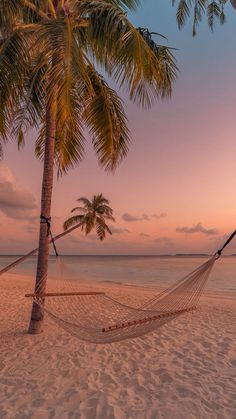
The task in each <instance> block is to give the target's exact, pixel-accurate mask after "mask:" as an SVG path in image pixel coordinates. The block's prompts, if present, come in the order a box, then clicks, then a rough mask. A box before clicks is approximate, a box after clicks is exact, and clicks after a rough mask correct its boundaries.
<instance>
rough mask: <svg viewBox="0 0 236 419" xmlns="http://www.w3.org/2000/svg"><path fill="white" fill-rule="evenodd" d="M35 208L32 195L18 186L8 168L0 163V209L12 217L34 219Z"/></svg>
mask: <svg viewBox="0 0 236 419" xmlns="http://www.w3.org/2000/svg"><path fill="white" fill-rule="evenodd" d="M36 208H37V205H36V200H35V197H34V195H33V194H32V193H31V192H29V191H26V190H24V189H21V188H19V186H18V185H17V184H16V181H15V179H14V176H13V174H12V172H11V170H10V168H9V167H8V166H7V165H5V164H0V211H1V212H2V213H3V214H5V215H6V216H8V217H10V218H14V219H17V220H18V219H22V220H26V219H27V220H29V221H31V222H32V221H34V219H35V216H34V215H33V211H34V210H35V209H36Z"/></svg>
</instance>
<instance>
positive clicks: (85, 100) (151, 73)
mask: <svg viewBox="0 0 236 419" xmlns="http://www.w3.org/2000/svg"><path fill="white" fill-rule="evenodd" d="M137 5H138V0H7V1H6V0H0V137H1V143H0V146H2V145H3V143H4V142H6V141H7V140H8V139H9V138H12V137H14V138H16V140H17V143H18V147H21V146H23V145H24V142H25V134H26V133H27V132H28V131H29V130H30V129H32V128H34V129H36V130H37V132H38V137H37V138H36V148H35V151H36V155H37V156H38V157H39V158H42V160H43V165H44V166H43V180H42V194H41V218H40V233H39V246H38V248H39V251H38V261H37V273H36V285H35V292H36V293H37V292H40V293H42V294H44V293H45V289H46V281H47V271H48V255H49V242H50V218H51V198H52V189H53V175H54V167H55V166H56V167H57V171H58V175H61V174H63V173H66V172H67V171H68V169H70V168H71V167H73V166H75V165H76V164H77V163H79V162H80V161H81V160H82V158H83V157H84V142H85V134H84V129H86V132H88V133H89V135H90V137H91V140H92V144H93V147H94V149H95V152H96V154H97V156H98V160H99V163H100V165H101V166H102V167H104V168H105V169H106V170H108V171H114V170H115V169H116V167H117V165H118V164H119V163H120V162H121V161H122V159H123V158H124V157H125V156H126V154H127V152H128V145H129V141H130V134H129V130H128V127H127V119H126V115H125V112H124V107H123V103H122V101H121V99H120V98H119V96H118V95H117V93H116V92H115V91H114V89H112V88H111V87H110V86H109V84H108V83H107V82H106V81H105V79H104V77H103V76H102V75H101V74H100V73H99V71H98V68H100V69H101V70H102V71H103V73H106V74H107V75H108V76H109V78H110V80H111V79H113V80H114V82H115V83H116V85H118V87H121V88H122V87H123V88H125V89H126V91H127V92H128V93H129V96H130V99H131V100H132V101H133V102H136V103H137V104H138V105H141V106H143V107H149V106H150V105H151V104H152V103H153V101H154V100H155V99H158V98H164V97H168V96H170V94H171V91H172V84H173V81H174V80H175V78H176V75H177V67H176V64H175V60H174V57H173V54H172V51H171V50H170V49H169V48H167V47H166V46H163V45H159V44H157V43H155V42H154V41H153V39H152V36H151V34H150V32H148V31H146V30H143V29H142V28H139V29H136V28H135V27H134V26H133V25H132V23H131V22H130V21H129V19H128V17H127V11H128V10H133V9H135V8H136V6H137ZM95 65H96V66H95ZM34 132H35V131H34ZM38 284H42V286H41V288H40V291H38V290H39V287H38ZM43 316H44V313H43V308H42V307H39V306H38V305H37V304H36V303H33V308H32V314H31V321H30V326H29V332H30V333H39V332H40V331H41V328H42V323H43Z"/></svg>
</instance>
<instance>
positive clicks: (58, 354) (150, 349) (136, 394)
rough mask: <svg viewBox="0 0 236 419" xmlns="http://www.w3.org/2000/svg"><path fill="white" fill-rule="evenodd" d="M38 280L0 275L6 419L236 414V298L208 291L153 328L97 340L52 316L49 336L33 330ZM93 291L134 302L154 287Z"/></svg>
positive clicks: (0, 378)
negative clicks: (32, 295)
mask: <svg viewBox="0 0 236 419" xmlns="http://www.w3.org/2000/svg"><path fill="white" fill-rule="evenodd" d="M30 282H31V280H30V278H27V277H20V276H17V275H12V274H11V275H5V276H4V277H1V278H0V291H1V294H0V295H1V298H0V418H1V419H8V418H9V419H20V418H21V419H27V418H31V419H33V418H34V419H41V418H42V419H45V418H63V419H67V418H70V419H73V418H74V419H75V418H81V419H87V418H88V419H90V418H91V419H94V418H101V419H106V418H109V419H112V418H119V419H122V418H129V419H131V418H135V419H139V418H140V419H143V418H148V419H151V418H152V419H185V418H186V419H195V418H198V419H199V418H203V419H205V418H207V419H208V418H209V419H214V418H217V419H227V418H228V419H229V418H230V419H236V343H235V335H236V299H235V297H226V296H223V295H221V296H219V295H206V296H205V297H203V298H202V300H201V304H200V307H199V309H198V310H197V311H196V312H194V313H193V314H183V315H182V316H180V317H179V318H178V319H176V320H174V321H172V322H170V323H168V324H167V325H165V326H163V327H162V328H160V329H159V330H157V331H155V332H152V333H150V334H149V335H146V336H144V337H142V338H138V339H134V340H130V341H123V342H120V343H113V344H111V345H94V344H88V343H83V342H81V341H79V340H78V339H76V338H75V337H72V336H71V335H69V334H68V333H66V332H65V331H63V330H62V329H60V328H59V327H58V326H57V325H56V324H54V323H53V322H52V320H50V319H49V318H48V317H46V321H45V329H44V333H42V334H41V335H37V336H29V335H27V333H26V332H27V326H28V319H29V313H30V306H31V303H30V301H29V300H27V299H26V298H25V297H24V293H25V292H26V291H28V290H29V289H30V287H29V285H30ZM83 286H84V288H86V286H85V285H84V284H83ZM91 288H92V289H98V288H99V289H102V290H105V291H106V292H107V293H108V294H109V295H112V296H113V297H114V296H115V297H117V298H118V299H119V298H122V299H124V298H126V301H127V302H129V301H131V300H132V299H134V298H135V299H136V300H137V301H138V300H139V299H141V297H142V296H143V293H144V292H148V291H147V290H144V289H143V290H139V289H138V288H135V287H130V286H129V287H128V286H121V285H117V284H110V283H106V284H105V283H103V284H100V285H96V284H92V285H91V286H90V289H91Z"/></svg>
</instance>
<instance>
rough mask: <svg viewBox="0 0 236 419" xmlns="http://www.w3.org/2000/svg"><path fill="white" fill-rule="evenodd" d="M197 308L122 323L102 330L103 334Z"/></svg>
mask: <svg viewBox="0 0 236 419" xmlns="http://www.w3.org/2000/svg"><path fill="white" fill-rule="evenodd" d="M196 308H197V307H191V308H185V309H182V310H177V311H172V312H169V313H162V314H158V315H156V316H150V317H144V318H143V319H138V320H130V321H128V322H124V323H121V324H113V325H112V326H108V327H104V328H103V329H102V332H103V333H107V332H111V331H113V330H117V329H125V328H126V327H130V326H135V325H136V324H137V325H139V324H143V323H148V322H151V321H154V320H159V319H164V318H166V317H170V316H176V315H177V314H182V313H187V312H190V311H193V310H196Z"/></svg>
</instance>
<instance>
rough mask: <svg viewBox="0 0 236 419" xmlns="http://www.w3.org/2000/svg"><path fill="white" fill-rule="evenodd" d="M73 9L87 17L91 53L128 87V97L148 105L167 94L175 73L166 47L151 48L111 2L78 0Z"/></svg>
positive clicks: (171, 56) (175, 67)
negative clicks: (75, 7) (75, 8)
mask: <svg viewBox="0 0 236 419" xmlns="http://www.w3.org/2000/svg"><path fill="white" fill-rule="evenodd" d="M77 13H80V14H82V15H85V16H87V17H88V19H89V21H90V24H89V27H88V37H89V42H90V45H91V50H92V53H93V54H94V56H95V57H96V59H97V61H98V62H99V63H100V64H101V65H103V66H104V68H105V69H106V71H107V72H108V73H109V74H110V75H112V77H113V78H114V79H115V80H116V81H117V82H118V83H119V84H120V86H124V87H126V88H128V91H129V93H130V98H131V100H133V101H134V102H136V103H138V104H139V105H142V106H144V107H145V106H146V107H148V106H150V105H151V104H152V102H153V101H154V100H155V99H156V98H163V97H165V96H169V95H170V93H171V88H172V83H173V82H174V80H175V78H176V76H177V66H176V63H175V60H174V57H173V55H172V53H171V50H170V49H168V48H167V47H162V46H158V45H156V46H155V48H151V45H150V43H148V42H146V39H145V38H144V37H143V36H142V35H141V34H140V33H139V31H138V30H136V29H135V27H134V26H133V25H132V24H131V23H130V21H129V20H128V18H127V15H126V14H125V13H124V11H123V10H122V9H121V8H119V7H117V6H116V5H115V4H114V2H107V1H100V0H93V1H89V0H81V1H79V2H78V3H77ZM108 33H109V36H107V34H108ZM167 69H168V70H167ZM166 71H167V74H166V73H165V72H166Z"/></svg>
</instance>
